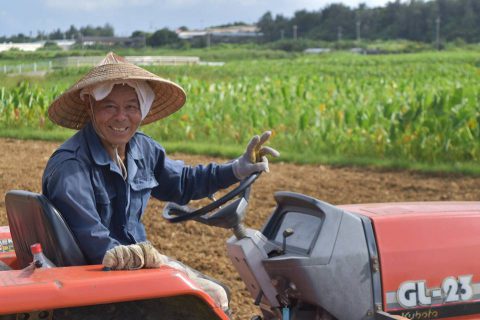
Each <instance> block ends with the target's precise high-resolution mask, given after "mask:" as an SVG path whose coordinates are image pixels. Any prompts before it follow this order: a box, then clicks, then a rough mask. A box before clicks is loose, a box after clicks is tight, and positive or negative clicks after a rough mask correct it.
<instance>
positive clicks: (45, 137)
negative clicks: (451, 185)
mask: <svg viewBox="0 0 480 320" xmlns="http://www.w3.org/2000/svg"><path fill="white" fill-rule="evenodd" d="M142 129H145V128H142ZM142 131H143V130H142ZM75 132H76V131H74V130H69V129H63V128H58V129H54V130H51V131H45V130H31V129H26V128H20V129H13V128H12V129H0V137H2V138H11V139H19V140H40V141H55V142H58V143H61V142H63V141H65V140H66V139H68V138H69V137H71V136H72V135H73V134H74V133H75ZM158 142H159V143H160V144H161V145H162V146H163V147H164V148H165V149H166V150H167V154H173V153H186V154H195V155H206V156H212V157H220V158H225V159H235V158H237V157H239V156H240V155H241V154H242V153H243V152H244V146H240V145H219V144H215V145H212V144H210V143H202V142H193V141H181V142H178V141H177V142H176V141H164V142H162V141H158ZM279 151H280V153H281V156H280V157H279V158H271V159H269V160H270V161H271V162H274V163H275V162H286V163H295V164H299V165H315V164H324V165H331V166H339V167H346V166H356V167H361V168H374V169H382V170H410V171H416V172H421V173H427V174H442V175H443V174H461V175H467V176H480V164H479V163H477V162H463V163H436V164H431V163H422V162H411V161H405V160H401V159H395V160H392V159H378V158H372V157H355V158H352V157H349V156H341V155H335V156H332V155H327V154H314V153H308V152H307V153H302V154H299V153H292V152H288V151H287V150H279Z"/></svg>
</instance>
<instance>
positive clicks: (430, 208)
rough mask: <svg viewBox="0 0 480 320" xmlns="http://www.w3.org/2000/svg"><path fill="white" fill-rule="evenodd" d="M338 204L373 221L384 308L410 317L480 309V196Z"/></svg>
mask: <svg viewBox="0 0 480 320" xmlns="http://www.w3.org/2000/svg"><path fill="white" fill-rule="evenodd" d="M340 207H341V208H342V209H344V210H345V211H348V212H351V213H356V214H360V215H363V216H367V217H368V218H369V219H370V220H371V222H372V225H373V229H374V234H375V240H376V244H377V249H378V255H379V265H380V273H381V281H382V293H383V304H384V305H383V307H384V310H386V311H389V312H391V313H397V314H400V315H403V316H405V317H407V318H410V319H412V318H415V319H427V318H428V319H435V318H443V317H451V316H455V315H460V314H462V315H466V314H469V313H470V314H471V313H475V312H479V310H480V303H479V301H480V202H419V203H390V204H388V203H384V204H363V205H345V206H340Z"/></svg>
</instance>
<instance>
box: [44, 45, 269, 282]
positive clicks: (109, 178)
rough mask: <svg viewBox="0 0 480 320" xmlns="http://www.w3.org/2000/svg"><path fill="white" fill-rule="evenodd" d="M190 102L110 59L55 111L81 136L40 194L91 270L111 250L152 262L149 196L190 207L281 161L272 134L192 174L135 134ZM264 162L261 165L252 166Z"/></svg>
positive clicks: (58, 154) (49, 169) (48, 174)
mask: <svg viewBox="0 0 480 320" xmlns="http://www.w3.org/2000/svg"><path fill="white" fill-rule="evenodd" d="M184 103H185V92H184V91H183V89H182V88H181V87H180V86H178V85H177V84H175V83H173V82H170V81H168V80H165V79H162V78H160V77H158V76H157V75H155V74H152V73H150V72H148V71H147V70H144V69H142V68H140V67H137V66H135V65H133V64H131V63H128V62H127V61H126V60H125V59H123V58H122V57H119V56H117V55H115V54H113V53H109V54H108V55H107V57H106V58H105V59H104V60H103V61H102V62H101V63H100V64H99V65H98V66H96V67H94V68H93V69H92V70H91V71H90V72H89V73H88V74H87V75H85V76H84V77H83V78H82V79H80V80H79V81H78V82H77V83H76V84H75V85H73V86H72V87H71V88H70V89H68V90H67V91H66V92H64V93H63V94H62V95H60V96H59V97H58V98H57V99H55V101H54V102H53V103H52V104H51V105H50V107H49V110H48V115H49V118H50V119H51V120H52V121H53V122H54V123H57V124H58V125H60V126H63V127H66V128H71V129H77V130H79V131H78V132H77V133H76V134H75V135H73V136H72V137H71V138H70V139H68V140H67V141H66V142H65V143H64V144H63V145H62V146H60V147H59V148H58V150H56V151H55V152H54V153H53V155H52V156H51V158H50V160H49V161H48V163H47V166H46V168H45V171H44V175H43V181H42V190H43V194H44V195H45V196H46V197H47V198H48V199H49V200H50V201H51V202H52V203H53V205H54V206H55V207H56V208H57V209H58V210H59V211H60V212H61V214H62V216H63V217H64V219H65V221H66V223H67V224H68V226H69V227H70V229H71V230H72V232H73V234H74V236H75V238H76V239H77V242H78V244H79V247H80V249H81V250H82V251H83V253H84V255H85V257H86V259H87V261H88V263H91V264H99V263H102V260H103V258H104V256H106V252H107V251H108V252H109V254H110V255H109V257H110V258H113V260H114V261H115V258H118V261H123V262H125V261H126V259H125V257H122V256H121V255H124V254H129V253H131V252H134V253H135V254H137V253H139V254H142V252H143V253H144V254H145V257H141V259H140V260H141V261H143V260H148V259H149V258H150V257H147V253H146V252H145V251H142V250H144V249H145V248H146V247H148V248H151V246H144V244H145V241H146V240H147V236H146V232H145V227H144V225H143V223H142V222H141V218H142V216H143V214H144V212H145V208H146V207H147V202H148V200H149V198H150V196H153V197H155V198H157V199H159V200H163V201H172V202H176V203H178V204H186V203H188V202H189V201H190V200H192V199H200V198H204V197H206V196H209V195H211V194H213V193H215V192H216V191H217V190H219V189H222V188H226V187H228V186H230V185H231V184H233V183H235V182H238V181H239V180H242V179H244V178H246V177H248V176H249V175H250V174H252V173H254V172H258V171H263V170H267V169H268V161H267V159H266V157H265V156H266V155H267V154H270V155H274V156H277V155H278V152H276V151H275V150H274V149H271V148H269V147H262V144H263V143H265V142H266V141H267V140H268V138H269V136H270V133H269V132H266V133H264V134H263V135H262V136H261V137H259V136H255V137H254V138H253V139H252V140H251V141H250V143H249V145H248V147H247V151H246V152H245V154H244V155H242V156H241V157H239V158H238V159H235V160H234V161H232V162H229V163H226V164H215V163H210V164H208V165H206V166H203V165H198V166H195V167H191V166H187V165H185V164H184V163H183V162H182V161H175V160H171V159H170V158H168V157H167V155H166V152H165V149H164V148H163V147H162V146H161V145H160V144H158V143H157V142H156V141H154V140H153V139H151V138H150V137H148V136H146V135H145V134H143V133H140V132H138V131H137V129H138V128H139V126H140V125H141V124H148V123H151V122H153V121H156V120H159V119H161V118H164V117H166V116H168V115H170V114H172V113H173V112H175V111H177V110H178V109H180V108H181V107H182V106H183V104H184ZM258 156H260V159H262V161H261V162H255V161H252V160H251V159H256V158H257V157H258ZM254 162H255V163H254ZM165 238H168V235H165ZM139 244H140V247H139ZM139 248H140V249H139ZM153 250H154V249H153ZM112 255H113V257H112ZM110 258H109V260H110V261H112V259H110ZM132 261H133V260H132ZM139 267H141V265H140V266H139V265H130V264H128V263H126V264H121V265H115V266H114V268H115V269H135V268H139ZM195 274H197V273H195ZM209 288H210V286H206V287H205V290H207V289H209ZM215 288H216V287H215Z"/></svg>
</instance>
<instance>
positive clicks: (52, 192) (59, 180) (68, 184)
mask: <svg viewBox="0 0 480 320" xmlns="http://www.w3.org/2000/svg"><path fill="white" fill-rule="evenodd" d="M43 193H44V195H45V196H46V197H47V198H48V199H49V200H50V201H51V202H52V204H53V205H54V206H55V208H56V209H57V210H59V211H60V213H61V214H62V216H63V217H64V219H65V221H66V222H67V224H68V226H69V227H70V229H71V230H72V232H73V234H74V236H75V238H76V239H77V242H78V245H79V246H80V248H81V250H82V251H83V253H84V254H85V256H86V258H87V260H88V261H89V263H95V264H99V263H101V262H102V259H103V256H104V254H105V252H106V251H107V250H108V249H110V248H113V247H115V246H116V245H119V244H120V243H119V242H118V241H116V240H115V239H113V238H111V237H110V235H109V234H110V232H109V230H108V229H107V228H106V227H105V226H104V225H103V224H102V223H101V219H100V216H99V214H98V212H97V208H96V202H95V194H94V191H93V186H92V182H91V179H90V173H89V171H88V170H87V169H86V168H84V167H83V166H82V165H81V163H80V162H79V161H77V160H75V159H70V160H66V161H63V162H62V163H60V164H58V165H57V166H56V168H55V169H54V170H53V172H52V173H50V174H49V175H48V176H44V178H43Z"/></svg>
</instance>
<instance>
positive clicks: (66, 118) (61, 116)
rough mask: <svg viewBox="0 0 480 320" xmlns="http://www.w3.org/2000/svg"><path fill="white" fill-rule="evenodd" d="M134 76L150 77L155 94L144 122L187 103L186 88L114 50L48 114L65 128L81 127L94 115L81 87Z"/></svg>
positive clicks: (55, 102) (56, 102)
mask: <svg viewBox="0 0 480 320" xmlns="http://www.w3.org/2000/svg"><path fill="white" fill-rule="evenodd" d="M133 79H136V80H146V82H147V83H148V84H149V85H150V87H151V88H152V90H153V92H154V93H155V99H154V100H153V103H152V107H151V108H150V111H149V112H148V114H147V116H146V117H145V119H143V121H142V124H148V123H151V122H154V121H156V120H158V119H162V118H165V117H167V116H169V115H170V114H172V113H174V112H175V111H177V110H178V109H180V108H181V107H182V106H183V105H184V104H185V100H186V95H185V91H183V89H182V87H180V86H179V85H177V84H176V83H173V82H171V81H168V80H166V79H163V78H160V77H159V76H157V75H155V74H153V73H151V72H149V71H147V70H145V69H143V68H140V67H137V66H136V65H134V64H132V63H129V62H127V61H126V60H125V59H124V58H122V57H120V56H118V55H116V54H114V53H113V52H110V53H108V54H107V56H106V57H105V59H103V61H102V62H101V63H100V64H99V65H97V66H96V67H94V68H93V69H92V70H90V72H89V73H87V74H86V75H85V76H84V77H83V78H82V79H80V80H79V81H78V82H77V83H76V84H74V85H73V86H72V87H70V89H68V90H67V91H65V92H64V93H63V94H62V95H60V96H59V97H57V98H56V99H55V100H54V101H53V102H52V104H51V105H50V107H49V108H48V117H49V118H50V120H52V121H53V122H54V123H56V124H58V125H60V126H62V127H65V128H70V129H81V128H83V126H85V124H86V123H87V122H88V121H89V120H90V118H89V116H88V112H87V109H88V102H85V101H83V100H82V99H80V90H82V89H83V88H85V87H89V86H92V85H95V84H98V83H101V82H105V81H112V80H133Z"/></svg>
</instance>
